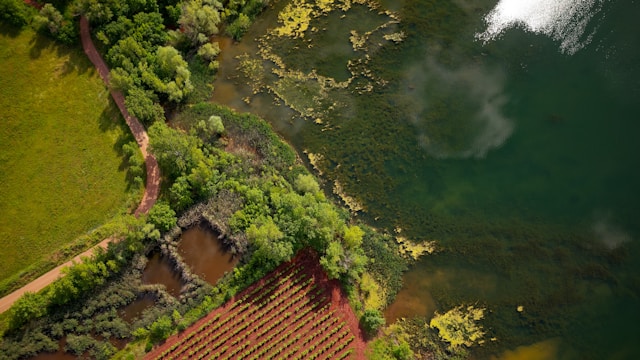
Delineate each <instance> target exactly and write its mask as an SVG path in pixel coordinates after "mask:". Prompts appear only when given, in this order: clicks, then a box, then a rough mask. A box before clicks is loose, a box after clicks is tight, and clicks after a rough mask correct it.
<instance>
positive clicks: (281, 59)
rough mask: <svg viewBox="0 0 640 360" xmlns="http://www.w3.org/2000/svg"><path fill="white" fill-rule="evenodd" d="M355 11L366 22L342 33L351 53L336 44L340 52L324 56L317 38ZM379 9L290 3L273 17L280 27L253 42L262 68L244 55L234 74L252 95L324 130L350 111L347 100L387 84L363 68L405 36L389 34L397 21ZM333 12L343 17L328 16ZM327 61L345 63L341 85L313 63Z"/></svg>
mask: <svg viewBox="0 0 640 360" xmlns="http://www.w3.org/2000/svg"><path fill="white" fill-rule="evenodd" d="M354 5H358V6H360V7H361V8H358V11H359V12H358V15H357V16H365V17H366V18H367V20H366V21H361V19H360V18H358V19H357V20H356V19H354V20H353V25H352V26H354V27H355V29H353V28H352V29H349V30H346V29H345V30H346V32H345V34H344V39H346V40H348V41H350V43H351V46H350V47H352V49H350V50H348V51H345V50H344V48H343V47H341V44H337V46H338V47H339V49H336V52H335V53H332V52H331V50H329V51H328V54H327V49H326V47H325V44H324V43H322V41H323V40H322V37H323V36H324V35H325V34H326V33H327V32H328V30H327V29H328V28H334V29H335V28H337V27H336V25H335V22H336V21H338V22H341V23H344V22H343V20H342V19H343V18H347V19H350V18H351V16H356V15H351V13H352V10H354V9H355V8H354ZM378 6H379V5H378V4H377V3H375V2H373V1H370V0H357V1H349V0H346V1H345V0H343V1H335V0H321V1H315V2H314V1H309V0H295V1H292V2H291V3H289V4H287V5H286V6H285V8H284V9H283V10H282V11H281V12H280V13H279V14H278V24H279V26H277V27H275V28H273V29H270V30H269V31H268V33H267V34H266V35H264V36H262V37H261V38H260V39H259V40H258V44H259V56H260V58H261V59H260V60H259V61H262V62H263V64H262V66H261V67H260V66H259V65H258V59H256V58H251V57H250V56H249V55H247V54H244V55H242V56H241V57H240V58H239V59H240V64H239V67H238V69H239V70H240V71H241V72H242V73H243V74H244V76H245V77H247V78H248V79H250V81H252V82H253V83H252V85H251V86H252V89H253V90H254V94H256V93H258V92H260V91H266V92H270V93H272V94H273V95H275V96H276V97H277V98H278V99H280V100H281V101H282V102H283V103H284V104H285V105H287V106H288V107H290V108H291V109H293V110H295V111H296V112H297V113H298V114H299V115H300V116H302V117H304V118H308V119H312V120H314V121H315V122H316V123H318V124H326V123H328V121H329V120H332V119H334V118H336V116H335V115H336V114H340V113H344V112H345V110H347V109H348V108H349V106H350V104H349V103H348V102H346V100H347V99H348V98H349V97H350V96H351V95H353V94H365V93H370V92H372V91H374V89H376V87H383V86H385V85H386V84H387V81H386V80H384V79H382V78H381V77H380V76H379V75H377V74H375V73H374V72H373V71H372V70H371V69H369V68H368V62H369V60H370V58H371V54H372V53H373V52H375V51H377V50H378V49H379V48H380V46H383V45H384V43H388V44H391V43H398V42H401V41H402V40H403V39H404V35H403V33H398V32H394V31H395V28H394V25H396V24H398V23H399V18H398V16H397V15H396V14H395V13H393V12H390V11H377V10H378ZM362 7H363V8H362ZM365 9H366V11H363V10H365ZM336 12H341V13H342V14H341V15H340V16H338V17H336V16H333V14H334V13H336ZM369 13H370V14H371V15H367V14H369ZM363 14H365V15H363ZM349 34H351V35H350V36H349ZM303 38H304V39H303ZM349 39H350V40H349ZM344 45H346V44H344ZM327 56H339V57H340V58H341V59H342V61H344V63H342V64H338V66H342V69H341V70H340V71H341V72H343V71H344V70H347V71H348V74H349V75H348V77H347V78H346V79H344V80H338V73H337V72H336V73H333V72H331V73H325V72H326V71H325V69H324V68H322V64H321V63H319V62H316V61H314V60H313V59H322V58H324V57H327ZM299 60H301V61H305V62H308V64H302V63H300V62H299ZM332 66H333V65H332ZM258 69H260V70H265V69H267V70H268V69H270V70H271V74H269V75H264V72H262V73H260V72H258ZM263 76H264V77H263Z"/></svg>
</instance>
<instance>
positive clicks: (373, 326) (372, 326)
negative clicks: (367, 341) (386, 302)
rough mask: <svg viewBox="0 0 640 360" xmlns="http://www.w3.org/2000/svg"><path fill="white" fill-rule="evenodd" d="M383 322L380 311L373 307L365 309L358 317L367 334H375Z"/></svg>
mask: <svg viewBox="0 0 640 360" xmlns="http://www.w3.org/2000/svg"><path fill="white" fill-rule="evenodd" d="M384 323H385V320H384V317H383V316H382V313H380V311H378V310H374V309H369V310H365V312H364V315H362V318H360V324H361V325H362V328H363V329H364V331H365V332H366V333H367V334H368V335H369V336H372V335H375V334H376V333H377V332H378V329H379V328H380V327H381V326H382V325H384Z"/></svg>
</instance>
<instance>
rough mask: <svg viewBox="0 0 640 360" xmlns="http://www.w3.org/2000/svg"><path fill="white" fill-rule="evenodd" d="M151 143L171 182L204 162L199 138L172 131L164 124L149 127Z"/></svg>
mask: <svg viewBox="0 0 640 360" xmlns="http://www.w3.org/2000/svg"><path fill="white" fill-rule="evenodd" d="M149 142H150V145H151V151H152V152H153V153H154V154H155V155H156V158H157V159H158V165H160V168H161V170H162V173H163V174H164V175H165V176H166V177H168V178H169V179H170V180H174V179H177V178H178V177H179V176H181V175H186V174H188V173H190V172H191V169H193V168H194V167H195V166H196V165H197V164H198V163H199V162H200V161H203V160H204V154H203V153H202V150H200V148H199V143H200V140H199V139H198V138H196V137H194V136H190V135H186V134H183V133H181V132H180V131H178V130H175V129H172V128H170V127H168V126H167V125H166V124H164V123H163V122H156V123H154V124H153V125H151V127H149Z"/></svg>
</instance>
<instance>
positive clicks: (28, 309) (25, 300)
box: [9, 292, 47, 329]
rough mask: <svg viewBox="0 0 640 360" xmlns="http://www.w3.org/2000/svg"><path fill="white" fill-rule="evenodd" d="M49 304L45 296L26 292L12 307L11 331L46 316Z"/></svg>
mask: <svg viewBox="0 0 640 360" xmlns="http://www.w3.org/2000/svg"><path fill="white" fill-rule="evenodd" d="M46 309H47V304H46V299H45V297H44V296H42V295H40V294H37V293H32V292H26V293H25V294H24V295H22V297H21V298H20V299H18V301H16V302H15V304H13V306H12V307H11V319H10V320H9V326H10V328H11V329H18V328H20V327H21V326H22V325H24V324H26V323H27V321H29V320H35V319H37V318H39V317H42V316H43V315H44V314H46Z"/></svg>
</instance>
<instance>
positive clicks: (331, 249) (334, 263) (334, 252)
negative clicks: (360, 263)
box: [320, 240, 345, 279]
mask: <svg viewBox="0 0 640 360" xmlns="http://www.w3.org/2000/svg"><path fill="white" fill-rule="evenodd" d="M343 258H344V248H343V247H342V244H340V242H338V241H335V240H334V241H331V242H329V246H327V253H326V254H325V255H324V256H322V257H321V258H320V264H321V265H322V267H323V268H324V270H325V271H326V272H327V275H329V278H331V279H337V278H339V277H340V275H341V274H342V273H344V272H345V268H344V267H343V266H342V264H341V261H342V259H343Z"/></svg>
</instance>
